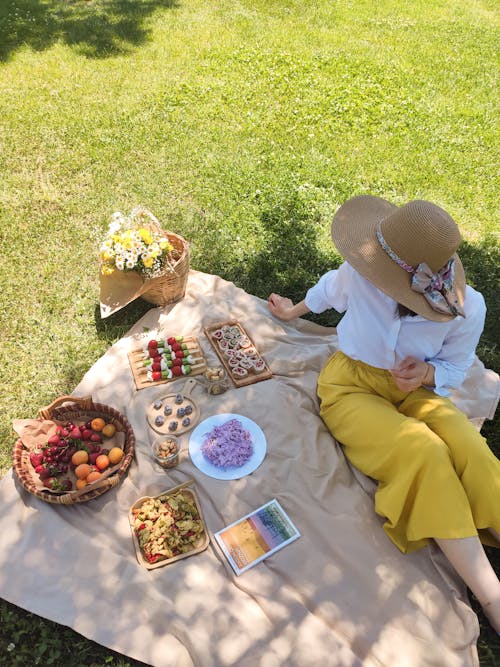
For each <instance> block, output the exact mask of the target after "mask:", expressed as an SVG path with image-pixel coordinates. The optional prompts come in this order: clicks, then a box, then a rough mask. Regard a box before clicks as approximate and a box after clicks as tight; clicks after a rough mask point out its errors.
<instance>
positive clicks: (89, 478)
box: [85, 470, 102, 484]
mask: <svg viewBox="0 0 500 667" xmlns="http://www.w3.org/2000/svg"><path fill="white" fill-rule="evenodd" d="M99 477H102V473H100V472H99V470H93V471H92V472H91V473H90V474H89V475H87V479H86V480H85V481H86V482H87V484H92V482H95V481H96V479H99Z"/></svg>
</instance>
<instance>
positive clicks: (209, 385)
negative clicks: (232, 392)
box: [203, 366, 229, 396]
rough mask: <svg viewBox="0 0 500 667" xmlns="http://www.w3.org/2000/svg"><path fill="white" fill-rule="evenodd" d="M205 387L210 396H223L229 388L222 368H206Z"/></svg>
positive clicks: (204, 375) (204, 374)
mask: <svg viewBox="0 0 500 667" xmlns="http://www.w3.org/2000/svg"><path fill="white" fill-rule="evenodd" d="M203 377H204V379H205V387H206V389H207V392H208V393H209V394H211V395H212V396H216V395H218V394H223V393H224V392H225V391H226V390H227V389H228V388H229V380H228V378H227V375H226V371H225V370H224V369H223V368H222V366H211V367H208V368H207V369H206V370H205V371H204V373H203Z"/></svg>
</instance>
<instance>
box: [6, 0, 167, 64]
mask: <svg viewBox="0 0 500 667" xmlns="http://www.w3.org/2000/svg"><path fill="white" fill-rule="evenodd" d="M176 6H177V2H176V0H141V1H138V0H3V1H2V2H0V61H6V60H8V58H9V57H10V56H11V55H12V54H13V53H14V52H15V51H16V50H17V49H19V48H21V47H23V46H29V47H30V48H32V49H33V50H35V51H43V50H44V49H47V48H49V47H50V46H52V45H53V44H54V43H56V42H58V41H61V42H62V43H64V44H67V45H68V46H71V47H73V48H75V49H76V50H77V51H78V52H79V53H81V54H82V55H84V56H87V57H89V58H104V57H108V56H113V55H117V54H121V53H127V52H128V51H129V50H130V48H131V47H135V46H139V45H140V44H142V43H144V42H145V41H146V39H147V36H148V31H147V29H146V28H145V27H144V23H145V21H146V19H147V18H148V17H149V16H150V15H151V14H152V13H153V12H154V11H155V10H156V9H158V8H174V7H176Z"/></svg>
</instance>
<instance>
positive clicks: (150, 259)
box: [142, 257, 154, 269]
mask: <svg viewBox="0 0 500 667" xmlns="http://www.w3.org/2000/svg"><path fill="white" fill-rule="evenodd" d="M142 262H143V264H144V266H145V267H146V268H147V269H150V268H151V267H152V266H153V262H154V258H153V257H146V259H143V260H142Z"/></svg>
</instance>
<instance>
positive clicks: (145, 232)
mask: <svg viewBox="0 0 500 667" xmlns="http://www.w3.org/2000/svg"><path fill="white" fill-rule="evenodd" d="M138 231H139V236H140V237H141V239H142V240H143V241H144V243H145V244H146V245H149V244H150V243H152V242H153V237H152V236H151V232H150V231H149V229H144V227H141V229H139V230H138Z"/></svg>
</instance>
